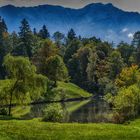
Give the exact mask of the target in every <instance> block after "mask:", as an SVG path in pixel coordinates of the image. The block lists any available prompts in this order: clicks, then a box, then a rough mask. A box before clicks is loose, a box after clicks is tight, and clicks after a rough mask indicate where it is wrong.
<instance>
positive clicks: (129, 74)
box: [115, 65, 140, 87]
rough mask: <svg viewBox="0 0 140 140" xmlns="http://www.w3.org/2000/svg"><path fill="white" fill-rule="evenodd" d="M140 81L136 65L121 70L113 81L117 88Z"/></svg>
mask: <svg viewBox="0 0 140 140" xmlns="http://www.w3.org/2000/svg"><path fill="white" fill-rule="evenodd" d="M139 81H140V71H139V69H138V66H137V65H133V66H131V67H126V68H123V69H122V71H121V73H120V74H119V75H118V77H117V78H116V80H115V83H116V85H117V86H118V87H124V86H125V87H128V86H131V85H133V84H136V83H138V82H139Z"/></svg>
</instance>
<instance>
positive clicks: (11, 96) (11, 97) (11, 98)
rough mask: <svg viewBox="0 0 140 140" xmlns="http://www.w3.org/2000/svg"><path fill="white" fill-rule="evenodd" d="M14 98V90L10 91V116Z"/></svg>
mask: <svg viewBox="0 0 140 140" xmlns="http://www.w3.org/2000/svg"><path fill="white" fill-rule="evenodd" d="M12 100H13V91H12V92H11V93H10V104H9V116H11V109H12Z"/></svg>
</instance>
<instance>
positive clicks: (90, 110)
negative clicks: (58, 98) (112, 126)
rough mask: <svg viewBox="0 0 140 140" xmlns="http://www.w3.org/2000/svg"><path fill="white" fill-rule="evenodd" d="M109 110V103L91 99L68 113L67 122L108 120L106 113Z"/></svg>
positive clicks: (108, 112)
mask: <svg viewBox="0 0 140 140" xmlns="http://www.w3.org/2000/svg"><path fill="white" fill-rule="evenodd" d="M110 112H111V110H110V108H109V105H108V104H107V103H106V102H105V101H103V100H100V101H98V102H97V101H95V100H91V101H90V102H89V103H87V104H86V105H84V106H82V107H81V108H79V109H78V110H76V111H74V112H73V113H72V114H70V119H69V122H108V121H109V118H108V116H107V115H108V114H110Z"/></svg>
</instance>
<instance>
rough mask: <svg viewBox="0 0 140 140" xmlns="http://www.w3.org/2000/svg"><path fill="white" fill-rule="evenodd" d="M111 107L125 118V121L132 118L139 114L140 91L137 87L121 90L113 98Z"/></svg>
mask: <svg viewBox="0 0 140 140" xmlns="http://www.w3.org/2000/svg"><path fill="white" fill-rule="evenodd" d="M113 105H114V107H115V111H117V112H118V113H119V114H121V115H122V116H124V117H125V119H130V118H132V117H133V118H134V117H136V116H137V115H138V113H139V107H140V89H139V88H138V86H137V85H132V86H130V87H127V88H125V87H124V88H122V89H121V90H120V91H119V92H118V95H117V96H115V98H114V102H113Z"/></svg>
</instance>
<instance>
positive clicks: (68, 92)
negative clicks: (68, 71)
mask: <svg viewBox="0 0 140 140" xmlns="http://www.w3.org/2000/svg"><path fill="white" fill-rule="evenodd" d="M57 84H58V86H57V88H55V91H57V93H56V94H58V95H59V98H61V97H60V95H61V96H65V97H64V98H65V99H70V98H81V97H90V96H92V94H90V93H89V92H87V91H85V90H83V89H81V88H80V87H78V86H77V85H75V84H72V83H64V82H58V83H57Z"/></svg>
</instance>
